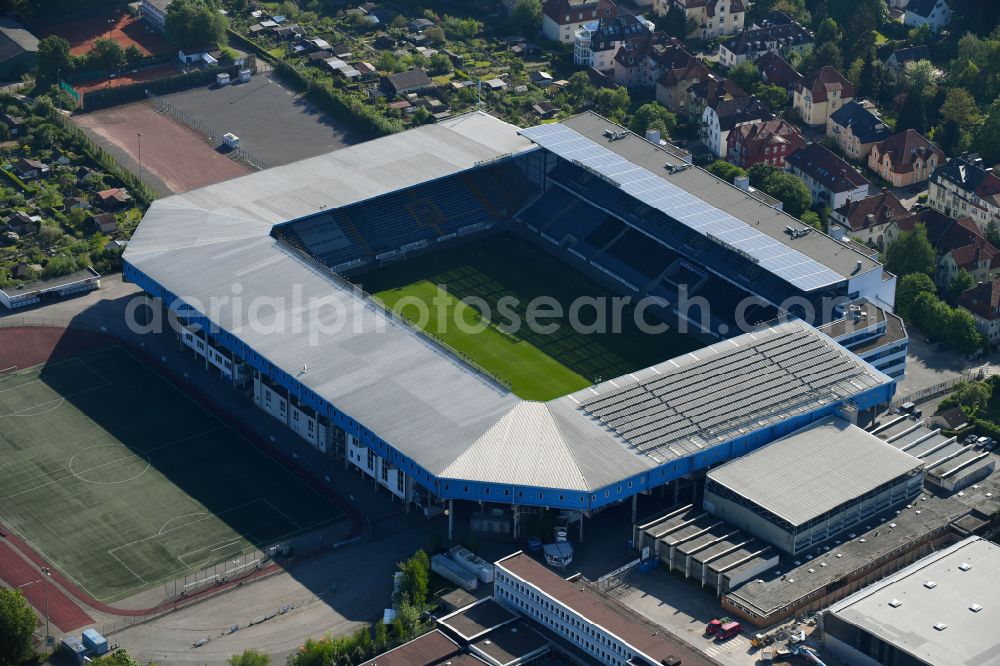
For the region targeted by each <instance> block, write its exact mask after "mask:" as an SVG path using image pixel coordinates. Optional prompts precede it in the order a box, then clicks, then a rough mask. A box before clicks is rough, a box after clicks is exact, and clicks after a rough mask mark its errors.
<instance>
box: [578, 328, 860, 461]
mask: <svg viewBox="0 0 1000 666" xmlns="http://www.w3.org/2000/svg"><path fill="white" fill-rule="evenodd" d="M758 339H759V342H757V343H756V344H753V345H741V346H738V347H734V348H732V349H729V350H726V351H723V352H720V353H718V354H717V355H715V356H714V357H712V358H708V359H703V360H702V361H700V362H698V363H692V364H690V365H683V366H680V367H677V368H674V369H672V370H671V369H664V370H663V371H662V372H660V373H658V374H657V375H654V376H652V377H648V378H646V379H645V380H643V381H640V382H636V383H634V384H630V385H625V386H621V387H620V388H619V389H617V390H613V391H611V392H609V393H600V394H599V395H595V396H593V397H592V398H591V399H589V400H586V401H583V403H582V408H583V410H584V411H586V412H587V413H589V414H590V415H591V416H593V417H595V418H597V419H598V420H600V421H601V422H602V423H604V424H605V425H607V426H609V427H611V428H612V429H614V430H615V431H616V432H617V433H618V434H619V435H621V436H622V437H623V438H625V439H626V440H627V441H628V442H629V444H630V445H631V446H632V447H634V449H635V450H636V451H637V452H639V453H643V454H646V455H649V456H650V457H652V458H653V459H654V460H657V461H660V460H668V459H671V458H674V457H677V456H678V455H683V454H685V453H692V452H695V451H698V450H699V449H700V448H702V445H703V443H704V444H707V445H712V444H713V443H715V442H718V441H722V440H724V439H728V438H730V435H731V433H732V432H733V431H736V430H741V431H746V432H749V431H750V430H753V429H756V427H757V426H763V425H765V424H767V423H769V422H771V421H772V420H775V419H777V418H787V417H788V415H790V414H795V413H801V412H804V411H807V410H810V409H814V408H816V407H818V406H821V405H824V404H829V403H830V402H834V401H838V400H840V399H842V398H843V397H844V396H846V395H850V394H853V393H855V392H857V390H858V389H859V388H861V387H862V386H863V387H865V388H868V387H871V386H875V385H876V384H877V381H876V379H875V378H874V377H872V376H871V375H870V374H868V373H866V372H864V371H863V370H861V369H860V368H859V366H858V364H857V363H855V362H854V361H852V359H851V358H850V357H849V356H847V355H845V354H844V353H843V352H842V351H841V350H839V349H838V348H836V347H835V346H833V345H832V344H825V343H824V342H822V341H819V340H818V338H817V337H816V336H814V335H810V334H809V332H808V331H806V330H804V329H798V330H792V331H787V330H786V331H782V332H770V333H765V334H763V335H759V336H758ZM658 367H662V366H658Z"/></svg>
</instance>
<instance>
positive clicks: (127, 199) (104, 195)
mask: <svg viewBox="0 0 1000 666" xmlns="http://www.w3.org/2000/svg"><path fill="white" fill-rule="evenodd" d="M97 199H98V203H99V205H100V207H101V208H103V209H104V210H108V211H114V210H121V209H122V208H125V207H126V206H128V205H129V204H130V203H131V202H132V195H131V194H129V193H128V190H126V189H125V188H124V187H112V188H109V189H107V190H101V191H100V192H98V193H97Z"/></svg>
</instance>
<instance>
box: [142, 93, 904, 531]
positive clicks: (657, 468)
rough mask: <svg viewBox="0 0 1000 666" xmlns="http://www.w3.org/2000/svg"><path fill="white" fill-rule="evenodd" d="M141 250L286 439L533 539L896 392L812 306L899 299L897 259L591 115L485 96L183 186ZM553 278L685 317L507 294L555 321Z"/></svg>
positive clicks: (581, 291)
mask: <svg viewBox="0 0 1000 666" xmlns="http://www.w3.org/2000/svg"><path fill="white" fill-rule="evenodd" d="M124 259H125V268H124V276H125V278H126V279H128V280H130V281H133V282H135V283H136V284H137V285H139V286H140V287H141V288H142V289H143V290H144V291H145V292H146V293H147V294H148V295H149V296H151V297H153V298H154V299H156V302H158V303H159V307H162V308H163V309H164V311H166V312H167V313H169V314H170V315H171V316H172V317H173V318H174V319H175V321H176V323H177V325H178V335H179V338H180V341H181V343H182V344H184V345H186V346H187V347H189V348H190V349H191V350H192V351H193V352H194V353H196V354H199V355H200V356H203V357H204V358H205V364H206V368H214V371H215V372H219V373H221V374H222V375H223V376H224V377H226V378H227V379H229V380H231V381H232V384H233V387H234V390H237V391H240V392H242V393H244V394H245V395H246V397H247V398H248V399H250V400H252V401H253V402H254V403H255V404H256V405H257V406H258V407H259V408H260V409H262V410H264V411H265V412H267V413H268V414H270V415H271V416H273V417H274V418H276V419H278V420H280V421H282V422H284V423H285V424H286V425H287V426H288V428H289V430H290V433H289V437H288V441H286V442H277V443H276V444H277V445H278V446H281V447H285V448H288V449H289V450H293V449H294V448H295V447H299V446H303V445H305V446H311V447H313V448H315V449H317V450H318V451H320V452H322V453H323V454H325V458H323V460H324V461H325V460H326V459H328V464H329V466H330V467H331V468H333V467H335V466H338V465H341V466H343V465H350V466H353V467H355V468H357V469H358V470H360V472H361V473H364V474H367V475H369V476H371V477H372V478H373V479H374V480H375V481H376V482H377V483H379V484H381V485H382V486H384V487H385V488H386V489H387V490H388V491H389V492H391V493H393V494H394V495H396V496H398V497H400V498H402V499H403V500H404V501H405V502H407V503H413V504H415V505H416V506H418V507H420V508H422V509H423V510H424V511H426V512H428V513H436V512H440V511H442V510H445V509H453V508H454V504H453V503H454V502H455V501H459V502H463V501H464V502H477V503H479V504H480V506H482V507H484V508H486V507H496V508H497V509H498V511H499V512H500V514H501V515H510V518H511V521H510V525H509V526H510V529H511V530H512V531H513V533H514V535H515V536H517V534H518V524H519V519H520V518H519V517H520V516H521V515H522V514H523V513H525V512H527V513H538V512H539V511H542V510H545V509H553V510H565V511H569V512H571V514H572V515H573V516H575V517H577V518H579V517H582V516H589V515H591V514H592V513H593V512H595V511H599V510H601V509H602V508H604V507H608V506H611V505H614V504H617V503H619V502H623V501H626V500H629V499H632V500H633V508H634V507H635V503H634V498H635V497H636V496H637V495H638V494H640V493H648V492H649V491H650V490H652V489H654V488H657V487H660V486H664V485H665V484H668V483H670V482H672V481H675V480H677V479H680V478H682V477H685V476H688V475H691V474H692V473H696V472H699V471H703V470H706V469H708V468H709V467H712V466H715V465H717V464H719V463H722V462H725V461H727V460H730V459H732V458H734V457H737V456H739V455H742V454H743V453H746V452H748V451H751V450H754V449H756V448H759V447H761V446H763V445H765V444H767V443H770V442H772V441H774V440H776V439H778V438H780V437H783V436H785V435H787V434H789V433H791V432H793V431H795V430H797V429H799V428H801V427H803V426H805V425H808V424H810V423H814V422H816V421H818V420H820V419H823V418H825V417H828V416H830V415H834V414H836V415H840V416H842V417H846V418H848V419H849V420H851V421H852V422H854V423H867V422H870V421H871V419H872V417H873V415H874V414H875V413H876V411H877V410H878V409H879V408H880V407H883V406H885V405H886V404H888V402H889V401H890V399H891V398H892V395H893V392H894V390H895V383H894V381H893V379H892V378H891V377H889V376H887V375H886V374H884V373H883V372H881V371H880V370H878V369H876V367H875V366H873V365H871V364H869V363H868V362H866V361H865V360H862V359H861V358H859V357H858V356H856V355H855V354H854V353H852V352H851V351H848V350H847V349H846V348H845V347H843V346H841V345H840V344H838V343H837V342H835V341H834V340H833V339H832V338H830V337H829V336H828V335H826V334H824V333H822V332H819V331H817V329H815V328H814V327H813V326H812V325H811V323H807V322H812V323H815V324H817V325H820V324H823V323H826V322H828V321H829V320H831V319H835V318H836V317H838V316H840V317H842V316H843V313H844V307H845V304H846V303H848V302H855V301H861V300H863V301H866V302H867V303H869V304H874V306H875V307H878V308H881V309H883V310H885V311H887V312H891V309H892V305H893V294H894V291H895V277H894V276H892V275H891V274H888V273H886V272H885V271H883V269H882V266H881V265H880V264H879V263H878V262H877V261H875V260H873V259H871V258H870V257H868V256H866V255H864V254H862V253H860V252H858V251H856V250H855V249H853V248H851V247H849V246H848V245H847V244H844V243H840V242H838V241H836V240H834V239H832V238H830V237H828V236H826V235H825V234H822V233H820V232H817V231H810V230H808V229H806V228H804V227H803V225H802V224H801V223H800V222H799V221H798V220H795V219H794V218H792V217H790V216H788V215H786V214H785V213H783V212H781V211H780V210H778V209H776V208H775V207H773V205H771V204H770V203H769V202H767V201H765V200H763V199H762V198H759V197H758V196H756V195H755V194H754V193H753V192H752V191H751V190H750V189H749V188H741V187H737V186H735V185H733V184H730V183H727V182H724V181H722V180H719V179H717V178H715V177H714V176H712V175H710V174H708V173H707V172H705V171H703V170H701V169H698V168H696V167H693V166H692V165H691V164H690V162H689V159H688V156H687V155H686V154H685V153H683V152H682V151H680V150H678V149H675V148H674V147H672V146H670V145H669V144H666V145H664V144H662V143H659V142H653V141H649V140H647V139H645V138H643V137H640V136H637V135H635V134H633V133H631V132H628V131H627V130H625V129H623V128H621V127H619V126H616V125H614V124H613V123H611V122H610V121H608V120H606V119H604V118H601V117H600V116H597V115H596V114H592V113H586V114H582V115H579V116H576V117H574V118H571V119H568V120H566V121H563V122H560V123H552V124H545V125H540V126H538V127H532V128H528V129H519V128H517V127H514V126H512V125H509V124H507V123H504V122H502V121H500V120H497V119H496V118H493V117H491V116H489V115H487V114H485V113H472V114H468V115H464V116H459V117H455V118H452V119H449V120H447V121H444V122H440V123H437V124H435V125H429V126H424V127H420V128H417V129H413V130H410V131H408V132H404V133H402V134H397V135H392V136H388V137H384V138H381V139H377V140H374V141H371V142H368V143H365V144H361V145H358V146H354V147H350V148H346V149H343V150H340V151H337V152H333V153H329V154H326V155H321V156H318V157H315V158H311V159H307V160H303V161H300V162H296V163H293V164H289V165H286V166H282V167H277V168H273V169H269V170H267V171H263V172H260V173H255V174H252V175H249V176H245V177H241V178H237V179H234V180H231V181H227V182H223V183H219V184H217V185H212V186H209V187H206V188H202V189H199V190H195V191H192V192H188V193H185V194H180V195H175V196H172V197H169V198H166V199H162V200H159V201H157V202H155V203H154V204H153V205H152V206H151V208H150V209H149V211H148V212H147V214H146V216H145V217H144V219H143V221H142V223H141V224H140V226H139V228H138V230H137V232H136V234H135V236H134V237H133V239H132V241H131V242H130V244H129V246H128V249H127V251H126V253H125V255H124ZM366 290H368V291H366ZM369 291H371V292H373V294H374V295H372V294H369V293H368V292H369ZM546 294H550V295H553V296H554V298H553V300H554V301H555V305H561V306H565V305H567V304H569V303H571V302H572V301H573V300H574V299H578V298H580V297H608V298H612V297H618V298H624V297H629V298H630V299H631V300H630V303H631V305H629V306H628V307H630V308H632V309H631V310H629V309H627V310H626V312H627V313H628V314H636V312H637V311H638V310H639V309H642V313H641V314H642V316H643V318H644V319H645V320H656V321H659V322H666V323H668V324H671V325H673V327H672V328H671V329H670V330H669V331H667V332H663V331H660V332H659V333H658V334H657V335H649V334H647V333H645V332H643V331H638V330H634V329H635V327H634V326H632V327H630V326H625V327H624V328H623V330H622V332H620V333H608V334H594V335H585V334H581V333H578V332H575V331H569V330H568V329H569V328H571V327H569V326H566V325H565V324H566V321H567V318H566V317H563V318H561V319H560V318H559V317H557V316H554V319H555V320H556V321H557V322H558V323H560V324H563V325H561V326H557V327H556V328H557V329H558V330H557V332H555V333H553V334H551V335H548V334H540V333H538V332H537V331H529V332H528V333H524V332H523V331H522V330H513V329H510V328H508V327H506V326H504V325H497V324H496V323H495V322H493V321H492V320H491V318H490V317H488V316H486V315H485V314H484V309H485V310H491V309H492V308H494V307H495V306H499V305H501V301H502V300H503V299H504V298H505V297H514V300H515V301H516V302H517V303H520V304H521V305H515V306H513V308H512V309H513V312H514V314H516V315H517V318H518V319H523V318H530V313H529V312H526V311H524V310H523V309H522V306H523V302H524V301H526V300H531V299H533V298H536V297H538V296H541V295H546ZM469 296H475V297H478V298H479V300H480V301H481V303H480V304H479V306H478V307H473V306H470V305H468V304H467V303H468V302H470V299H468V298H467V297H469ZM830 302H834V303H837V304H838V307H837V308H834V309H832V310H831V309H830V308H829V307H828V304H829V303H830ZM431 303H434V304H435V307H429V306H430V304H431ZM637 303H638V304H639V305H636V304H637ZM422 306H428V307H427V308H423V309H426V310H427V311H428V312H429V316H413V313H414V312H417V313H418V314H422V312H421V310H422ZM408 308H410V309H408ZM435 317H436V318H437V319H438V320H440V319H445V318H449V317H454V318H455V320H456V321H458V322H464V323H465V324H467V325H469V326H470V327H472V328H475V329H476V332H474V333H467V332H464V331H458V332H456V331H454V330H451V328H454V327H451V328H448V327H445V328H448V330H445V328H442V327H441V326H440V324H441V321H436V320H435ZM626 319H630V320H635V321H638V319H639V318H638V317H632V318H629V317H626ZM682 323H683V324H685V325H686V326H687V328H688V331H689V333H688V334H684V333H679V332H677V330H675V329H677V328H680V329H681V330H683V328H684V326H679V325H680V324H682ZM706 343H707V344H708V345H709V346H707V347H703V345H704V344H706ZM195 381H197V378H195ZM293 433H294V434H293ZM314 471H315V473H316V475H317V476H322V475H323V470H322V469H316V470H314ZM448 515H449V517H450V518H451V517H453V516H454V511H449V512H448ZM449 527H451V521H449ZM581 529H582V521H581Z"/></svg>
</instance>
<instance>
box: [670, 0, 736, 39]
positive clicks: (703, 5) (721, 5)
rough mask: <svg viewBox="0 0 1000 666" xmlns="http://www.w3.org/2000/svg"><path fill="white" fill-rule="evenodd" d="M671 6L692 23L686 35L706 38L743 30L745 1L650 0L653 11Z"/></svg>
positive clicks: (732, 33) (733, 33) (689, 23)
mask: <svg viewBox="0 0 1000 666" xmlns="http://www.w3.org/2000/svg"><path fill="white" fill-rule="evenodd" d="M671 8H674V10H675V11H681V12H684V19H685V21H686V22H687V23H688V25H690V26H692V28H693V29H692V30H691V32H689V33H688V34H687V38H688V39H691V38H694V39H702V40H709V39H715V38H716V37H722V36H724V35H735V34H736V33H738V32H740V31H741V30H743V25H744V21H745V19H746V5H745V3H744V2H743V0H654V1H653V12H654V13H655V14H658V15H660V16H663V15H664V14H666V13H667V12H668V11H669V10H670V9H671Z"/></svg>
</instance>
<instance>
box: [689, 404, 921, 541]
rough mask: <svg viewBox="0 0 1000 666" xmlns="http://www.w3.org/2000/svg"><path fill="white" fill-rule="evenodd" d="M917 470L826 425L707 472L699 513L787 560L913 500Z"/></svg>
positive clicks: (845, 426)
mask: <svg viewBox="0 0 1000 666" xmlns="http://www.w3.org/2000/svg"><path fill="white" fill-rule="evenodd" d="M922 467H923V463H922V462H921V461H920V460H918V459H916V458H914V457H913V456H911V455H909V454H907V453H904V452H902V451H900V450H898V449H896V448H895V447H893V446H891V445H890V444H887V443H886V442H884V441H882V440H880V439H878V438H877V437H875V436H874V435H872V434H870V433H867V432H865V431H864V430H862V429H861V428H858V427H857V426H855V425H853V424H851V423H848V422H847V421H844V420H842V419H838V418H835V417H830V418H827V419H825V420H823V421H821V422H818V423H816V424H813V425H811V426H809V427H807V428H803V429H802V430H800V431H798V432H796V433H793V434H791V435H789V436H787V437H785V438H783V439H780V440H778V441H776V442H774V443H773V444H770V445H768V446H765V447H763V448H761V449H758V450H757V451H754V452H752V453H749V454H747V455H745V456H743V457H741V458H737V459H736V460H733V461H731V462H728V463H726V464H725V465H722V466H721V467H718V468H716V469H713V470H711V471H710V472H708V476H707V478H706V480H705V500H704V505H705V510H706V511H708V512H709V513H711V514H713V515H715V516H718V517H719V518H721V519H723V520H725V521H726V522H728V523H731V524H733V525H736V526H738V527H740V528H741V529H744V530H746V531H747V532H749V533H750V534H752V535H754V536H756V537H758V538H760V539H762V540H763V541H766V542H768V543H770V544H773V545H774V546H775V547H777V548H778V549H780V550H782V551H784V552H786V553H789V554H792V555H794V554H796V553H798V552H801V551H804V550H808V549H810V548H812V547H814V546H816V545H818V544H821V543H823V542H825V541H827V540H829V539H831V538H833V537H835V536H836V535H838V534H840V533H842V532H844V531H845V530H848V529H850V528H851V527H853V526H855V525H858V524H860V523H862V522H863V521H865V520H870V519H871V518H873V517H874V516H877V515H878V514H881V513H884V512H885V511H887V510H889V509H892V508H894V507H897V506H899V505H901V504H905V503H906V502H908V501H909V500H912V499H913V498H914V497H916V496H917V495H918V494H919V493H920V489H921V487H922V485H923V474H922Z"/></svg>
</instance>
